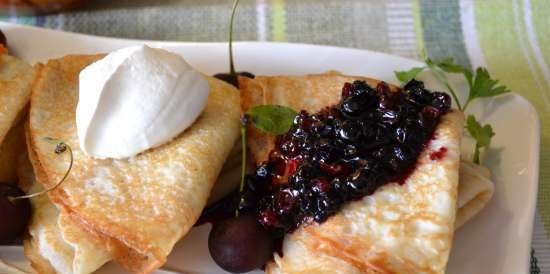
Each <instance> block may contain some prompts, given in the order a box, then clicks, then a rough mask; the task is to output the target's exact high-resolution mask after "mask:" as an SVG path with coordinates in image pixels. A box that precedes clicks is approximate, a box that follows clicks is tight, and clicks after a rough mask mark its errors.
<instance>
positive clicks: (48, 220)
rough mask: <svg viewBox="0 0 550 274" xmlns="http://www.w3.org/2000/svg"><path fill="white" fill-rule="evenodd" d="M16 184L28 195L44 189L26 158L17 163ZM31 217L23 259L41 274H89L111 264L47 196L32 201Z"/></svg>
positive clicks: (97, 244)
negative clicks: (22, 187)
mask: <svg viewBox="0 0 550 274" xmlns="http://www.w3.org/2000/svg"><path fill="white" fill-rule="evenodd" d="M17 174H18V177H19V184H20V185H21V184H22V185H30V190H29V193H36V192H39V191H41V190H42V189H43V186H42V184H40V183H38V182H37V181H36V176H35V174H34V171H33V169H32V165H31V163H30V161H29V158H28V157H22V159H21V160H20V161H18V168H17ZM31 206H32V217H31V221H30V223H29V227H28V232H29V237H27V238H26V239H25V240H24V242H23V244H24V251H25V256H26V257H27V258H28V259H29V261H30V262H31V266H32V267H33V268H34V269H35V270H36V271H37V272H38V273H40V274H88V273H92V272H94V271H95V270H97V269H98V268H99V267H101V266H102V265H103V264H105V263H106V262H107V261H109V260H110V256H109V254H108V253H107V251H106V250H105V249H104V248H103V247H102V246H100V245H99V243H98V242H97V241H95V240H94V239H93V238H90V237H89V236H88V234H87V233H86V231H85V230H83V229H82V228H80V227H79V226H77V225H75V224H74V223H73V222H72V221H71V220H70V218H69V216H68V215H67V214H66V213H64V212H60V211H59V209H58V208H57V207H56V206H55V205H54V204H53V203H52V202H51V201H50V198H49V197H48V196H47V195H41V196H37V197H34V198H32V199H31Z"/></svg>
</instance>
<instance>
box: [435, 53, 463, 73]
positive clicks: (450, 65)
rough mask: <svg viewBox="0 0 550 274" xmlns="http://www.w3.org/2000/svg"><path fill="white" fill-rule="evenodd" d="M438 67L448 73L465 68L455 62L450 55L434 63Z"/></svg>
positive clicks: (460, 71) (461, 70) (459, 71)
mask: <svg viewBox="0 0 550 274" xmlns="http://www.w3.org/2000/svg"><path fill="white" fill-rule="evenodd" d="M435 64H436V65H437V66H438V67H440V68H441V69H442V70H443V71H445V72H448V73H463V72H464V71H466V70H467V69H466V68H464V67H462V66H461V65H459V64H456V63H455V62H454V60H453V58H452V57H449V58H445V59H443V60H441V61H439V62H436V63H435Z"/></svg>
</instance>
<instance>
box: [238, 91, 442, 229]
mask: <svg viewBox="0 0 550 274" xmlns="http://www.w3.org/2000/svg"><path fill="white" fill-rule="evenodd" d="M450 107H451V98H450V97H449V96H448V95H447V94H445V93H440V92H430V91H428V90H426V89H425V88H424V84H423V83H422V82H419V81H415V80H412V81H411V82H409V83H408V84H406V85H405V87H404V89H403V90H401V89H399V90H396V91H395V90H394V91H392V90H390V87H389V86H388V85H387V84H386V83H383V82H382V83H380V84H378V85H377V86H376V87H375V88H373V87H371V86H369V85H368V84H367V83H366V82H364V81H355V82H353V83H346V84H345V85H344V87H343V88H342V98H341V101H340V103H339V104H337V105H335V106H332V107H327V108H325V109H323V110H321V111H320V112H318V113H315V114H309V113H307V112H305V111H302V112H301V113H300V114H299V115H298V116H296V118H295V120H294V124H293V126H292V128H291V129H290V130H289V132H287V133H286V134H284V135H280V136H278V137H277V138H276V142H275V148H274V149H273V150H272V151H271V153H270V155H269V159H268V160H267V161H266V162H264V163H262V164H261V165H259V166H258V167H257V168H256V170H255V172H254V173H253V174H251V175H248V176H247V178H246V184H245V188H244V191H243V193H242V201H241V203H240V205H239V211H240V212H241V214H250V215H253V216H256V217H257V220H258V221H259V222H260V223H261V224H262V225H263V226H264V227H265V228H266V229H268V230H269V231H270V232H271V233H272V235H273V236H275V237H281V236H283V235H284V233H288V232H292V231H293V230H294V229H296V228H297V227H298V226H300V225H302V224H304V225H307V224H310V223H312V222H318V223H322V222H324V221H325V220H326V219H327V218H328V217H330V216H331V215H333V214H335V213H337V212H338V210H339V209H340V208H341V207H342V206H343V205H344V204H345V203H346V202H349V201H353V200H357V199H360V198H362V197H364V196H365V195H370V194H372V193H374V192H375V191H376V190H377V189H378V188H379V187H380V186H383V185H384V184H387V183H389V182H401V183H403V182H404V181H405V179H406V178H407V176H408V175H409V174H410V173H411V172H412V170H414V168H415V165H416V161H417V158H418V156H419V155H420V153H421V152H422V150H423V149H424V148H425V146H426V144H427V143H428V142H429V141H430V139H431V137H432V135H433V133H434V130H435V128H436V126H437V124H438V122H439V120H440V117H441V116H442V115H443V114H445V113H446V112H448V111H449V109H450Z"/></svg>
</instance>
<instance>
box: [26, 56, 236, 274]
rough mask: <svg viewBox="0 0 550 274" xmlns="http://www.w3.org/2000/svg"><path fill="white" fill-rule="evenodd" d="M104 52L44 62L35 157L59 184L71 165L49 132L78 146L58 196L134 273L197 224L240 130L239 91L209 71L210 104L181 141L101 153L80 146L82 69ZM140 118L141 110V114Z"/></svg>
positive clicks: (32, 122) (32, 124)
mask: <svg viewBox="0 0 550 274" xmlns="http://www.w3.org/2000/svg"><path fill="white" fill-rule="evenodd" d="M99 58H101V56H67V57H64V58H61V59H57V60H50V61H49V62H48V63H47V64H45V65H39V66H38V76H37V77H38V78H37V81H36V84H35V86H34V88H33V93H32V98H31V108H30V116H29V127H28V135H29V142H30V143H29V147H30V148H31V149H32V152H31V155H35V156H36V157H35V158H34V157H31V162H32V163H33V167H34V169H35V171H37V170H39V171H40V172H37V176H38V180H39V182H41V183H43V184H44V185H45V186H46V187H50V186H52V185H53V184H55V183H56V182H57V181H58V180H59V179H60V178H61V176H62V175H63V174H64V172H65V171H66V169H67V167H68V162H67V160H64V161H63V160H60V158H59V157H58V156H59V155H57V154H55V153H54V151H53V150H52V145H51V144H49V143H47V142H44V138H45V137H53V138H57V139H60V140H63V141H64V142H66V143H67V144H69V145H70V146H71V147H72V148H73V152H74V166H73V169H72V171H71V173H70V175H69V177H68V178H67V180H66V181H65V182H64V183H63V184H62V185H61V187H60V188H58V189H56V190H55V191H53V192H51V193H50V198H51V201H52V202H53V203H55V204H56V205H57V206H58V207H59V208H60V209H61V212H62V213H66V214H68V216H69V217H70V219H71V220H72V221H73V222H74V223H75V224H77V225H78V226H79V227H81V228H82V229H84V230H85V231H86V232H87V234H88V235H89V237H90V238H93V239H95V240H96V241H97V242H98V243H99V245H100V246H102V247H103V248H105V249H106V250H107V251H108V252H109V254H110V256H111V257H112V258H113V259H114V260H115V261H116V262H118V263H120V264H121V265H122V266H124V267H125V268H127V269H129V270H130V271H132V272H134V273H151V272H153V271H154V270H155V269H156V268H158V267H160V266H161V265H162V264H164V263H165V261H166V257H167V255H168V254H169V253H170V251H171V250H172V248H173V246H174V244H175V243H176V242H177V241H178V240H179V239H180V238H181V237H182V236H184V235H185V234H186V233H187V232H188V231H189V229H190V228H191V227H192V226H193V224H194V223H195V221H196V220H197V218H198V217H199V215H200V213H201V211H202V209H203V207H204V206H205V204H206V201H207V198H208V195H209V193H210V190H211V188H212V185H213V184H214V181H215V180H216V177H217V175H218V173H219V172H220V170H221V168H222V165H223V163H224V161H225V158H226V157H227V155H228V154H229V152H230V150H231V148H232V147H233V144H234V143H235V141H236V139H237V138H238V136H239V114H240V110H239V94H238V92H237V90H236V89H235V88H233V87H232V86H230V85H228V84H226V83H223V82H221V81H219V80H216V79H213V78H208V82H209V85H210V87H211V91H210V96H209V99H208V103H207V106H206V108H205V110H204V112H203V113H202V115H201V116H200V117H199V118H198V120H197V121H196V122H195V123H194V124H193V125H192V126H191V127H190V128H188V129H187V130H186V131H184V132H183V133H182V134H181V135H180V136H178V137H177V138H176V139H174V140H173V141H171V142H169V143H167V144H165V145H162V146H160V147H158V148H155V149H152V150H148V151H146V152H144V153H142V154H139V155H137V156H136V157H133V158H130V159H128V160H97V159H92V158H90V157H87V156H86V155H84V153H83V152H82V151H81V150H80V149H79V147H78V140H77V136H76V128H75V107H76V102H77V94H78V92H77V79H78V73H79V72H80V71H81V70H82V69H83V68H84V67H85V66H87V65H88V64H90V63H92V62H94V61H96V60H98V59H99ZM136 119H139V117H136Z"/></svg>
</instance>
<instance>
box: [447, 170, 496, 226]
mask: <svg viewBox="0 0 550 274" xmlns="http://www.w3.org/2000/svg"><path fill="white" fill-rule="evenodd" d="M459 174H460V180H459V183H458V201H457V206H458V211H457V212H456V221H455V229H458V228H459V227H461V226H462V225H464V224H465V223H466V222H468V221H469V220H470V219H472V218H473V217H474V216H476V215H477V214H478V213H479V212H480V211H481V210H482V209H483V208H485V206H486V205H487V203H489V201H490V200H491V198H492V197H493V194H494V192H495V185H494V183H493V182H492V181H491V172H490V171H489V169H487V168H486V167H484V166H481V165H477V164H474V163H471V162H467V161H462V162H460V173H459Z"/></svg>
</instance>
